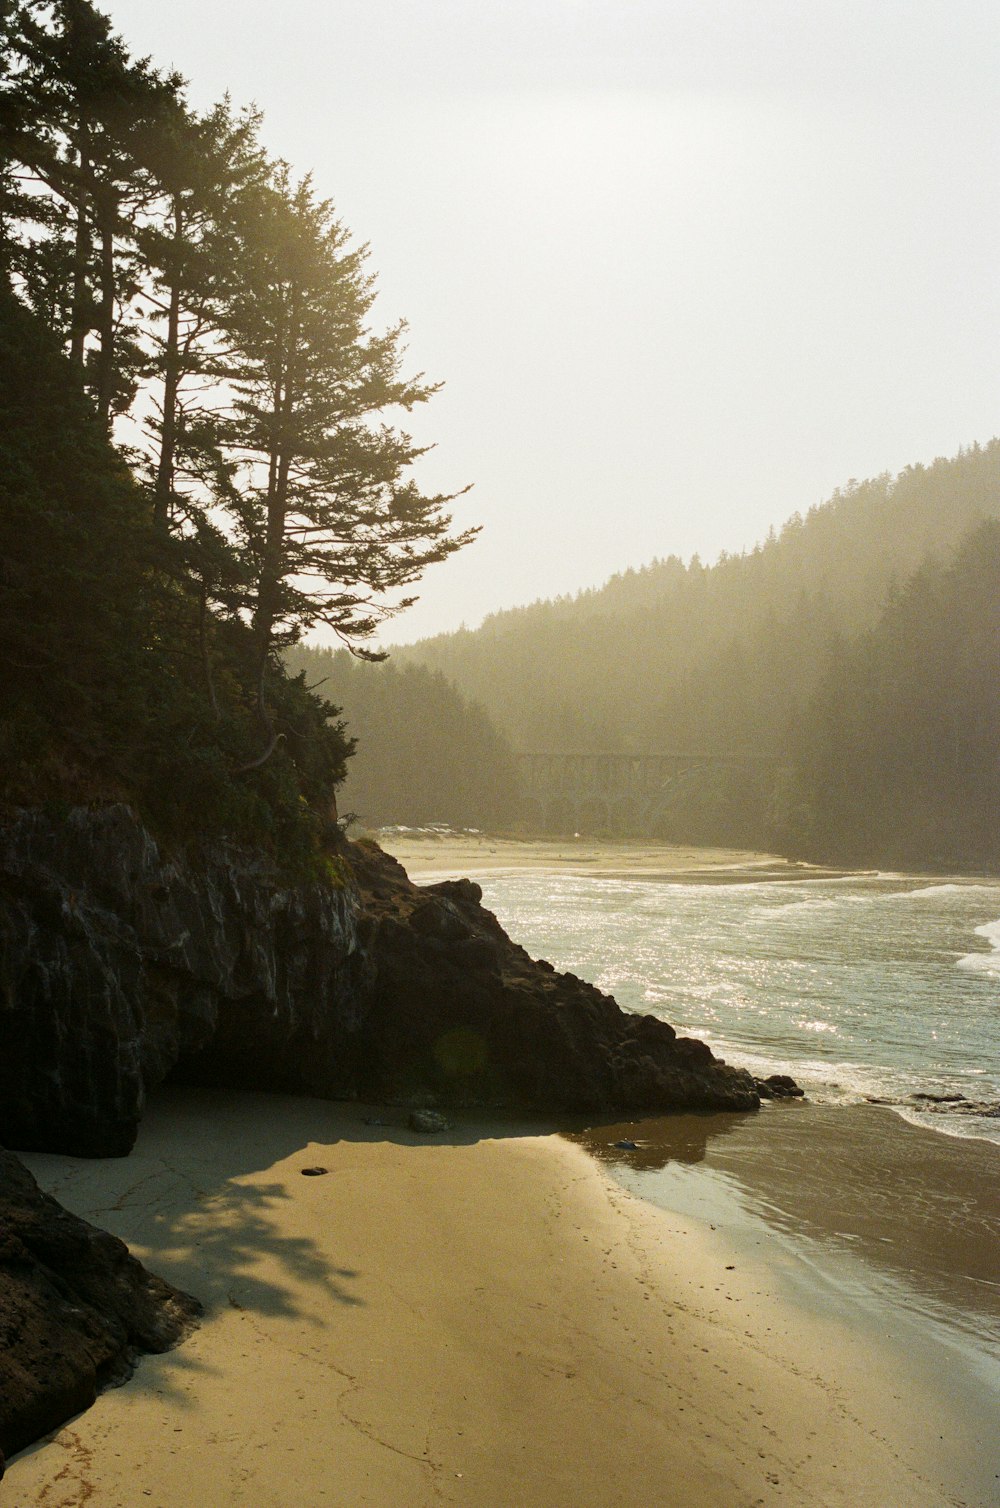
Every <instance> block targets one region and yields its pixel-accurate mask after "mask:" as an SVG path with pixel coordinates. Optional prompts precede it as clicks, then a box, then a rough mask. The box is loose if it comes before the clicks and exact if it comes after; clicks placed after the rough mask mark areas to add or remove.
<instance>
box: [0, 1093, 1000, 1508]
mask: <svg viewBox="0 0 1000 1508" xmlns="http://www.w3.org/2000/svg"><path fill="white" fill-rule="evenodd" d="M883 1113H884V1112H883ZM366 1114H367V1116H368V1118H369V1120H377V1121H382V1122H387V1123H388V1124H379V1125H376V1124H366V1123H365V1115H366ZM694 1119H695V1118H691V1117H685V1118H683V1122H682V1121H675V1122H673V1123H672V1129H671V1130H670V1131H669V1134H668V1136H667V1139H668V1140H669V1139H670V1137H675V1139H676V1138H679V1141H677V1145H679V1146H684V1145H688V1146H689V1147H690V1146H691V1145H692V1141H691V1138H692V1135H693V1136H694V1142H693V1145H694V1146H695V1147H696V1148H697V1147H698V1146H699V1145H700V1146H701V1147H702V1149H703V1151H702V1153H701V1155H697V1154H696V1157H695V1161H694V1162H689V1163H688V1164H687V1165H686V1168H685V1171H686V1173H687V1175H688V1176H689V1178H690V1179H693V1180H694V1181H695V1185H698V1186H700V1187H702V1188H703V1190H704V1191H705V1195H706V1198H707V1197H708V1195H709V1194H712V1184H713V1180H717V1179H718V1177H719V1176H720V1172H719V1168H717V1167H714V1166H712V1165H710V1159H712V1158H714V1157H716V1156H717V1155H718V1154H719V1153H720V1150H724V1149H725V1148H727V1147H728V1148H730V1149H731V1150H733V1151H736V1150H737V1149H739V1147H740V1146H741V1144H742V1145H744V1147H745V1153H744V1154H741V1155H750V1148H751V1147H752V1144H753V1137H754V1136H755V1134H756V1133H757V1132H761V1133H763V1135H764V1139H765V1144H766V1140H767V1137H768V1134H769V1133H768V1126H769V1125H770V1126H771V1127H772V1129H773V1131H774V1132H775V1136H772V1140H773V1141H775V1146H777V1141H778V1140H780V1137H777V1132H778V1130H780V1128H781V1127H782V1126H783V1125H784V1126H786V1127H787V1128H789V1134H791V1129H790V1128H792V1126H793V1125H794V1124H795V1123H794V1122H793V1121H792V1120H791V1119H788V1120H786V1121H782V1120H778V1119H776V1118H773V1117H767V1118H765V1116H761V1117H758V1118H754V1117H748V1118H734V1117H726V1118H716V1117H712V1118H709V1119H702V1118H697V1120H698V1124H699V1126H701V1127H702V1128H705V1127H709V1129H708V1130H707V1132H706V1133H705V1134H702V1131H700V1130H696V1129H693V1127H692V1125H690V1124H686V1123H689V1122H692V1121H693V1120H694ZM404 1120H405V1113H404V1112H400V1111H386V1110H382V1111H374V1112H372V1111H369V1112H365V1111H364V1110H363V1109H362V1108H361V1107H358V1106H336V1105H331V1104H328V1103H325V1102H321V1101H315V1100H307V1099H288V1098H284V1097H280V1096H265V1095H255V1094H221V1093H208V1092H195V1091H180V1090H174V1091H170V1092H169V1093H166V1094H163V1095H161V1096H160V1097H159V1098H158V1099H157V1102H156V1103H155V1104H154V1106H153V1107H152V1109H151V1112H150V1114H149V1116H148V1118H147V1120H146V1121H145V1122H144V1124H143V1127H142V1131H141V1134H140V1139H139V1143H138V1145H137V1148H136V1150H135V1152H134V1153H133V1155H132V1156H131V1157H130V1158H128V1159H123V1160H114V1161H107V1162H80V1161H75V1160H73V1159H68V1158H57V1157H45V1156H40V1155H33V1156H30V1157H28V1158H26V1161H27V1162H28V1163H29V1165H30V1166H31V1168H32V1169H33V1171H34V1172H35V1173H36V1176H38V1177H39V1179H40V1181H41V1182H42V1184H43V1187H46V1188H49V1189H51V1190H52V1191H53V1192H55V1193H56V1194H57V1195H58V1196H59V1197H60V1198H61V1199H62V1200H63V1201H64V1202H65V1203H66V1204H67V1205H68V1206H69V1207H70V1208H71V1209H73V1210H76V1211H78V1212H80V1213H83V1214H85V1215H88V1216H89V1217H90V1218H92V1219H95V1220H96V1221H98V1222H100V1223H101V1224H103V1225H105V1226H106V1227H107V1228H108V1229H111V1230H113V1231H115V1232H116V1233H117V1234H119V1235H121V1236H122V1237H123V1238H124V1239H126V1240H128V1241H129V1242H130V1243H131V1244H132V1245H133V1247H134V1249H135V1250H136V1251H137V1253H138V1254H139V1255H141V1256H142V1257H143V1258H144V1259H145V1260H146V1261H148V1263H149V1265H150V1266H152V1267H153V1268H154V1270H157V1271H159V1272H161V1273H163V1274H164V1276H166V1277H168V1278H170V1279H171V1280H172V1281H173V1282H175V1283H178V1284H180V1285H181V1286H182V1287H186V1288H188V1289H190V1290H192V1291H194V1292H196V1293H197V1294H198V1295H199V1296H200V1297H201V1298H202V1299H203V1300H204V1302H205V1303H206V1306H207V1313H206V1317H205V1321H204V1324H203V1326H202V1328H201V1329H200V1330H199V1331H198V1332H197V1333H196V1334H195V1335H194V1336H193V1337H192V1338H191V1340H189V1341H188V1342H187V1343H186V1344H185V1345H184V1346H182V1347H181V1348H180V1349H178V1350H177V1351H175V1352H172V1353H170V1354H169V1355H167V1356H164V1357H158V1358H148V1359H145V1360H144V1361H143V1362H142V1363H141V1365H140V1367H139V1370H138V1372H137V1374H136V1376H135V1378H134V1379H133V1381H132V1382H131V1383H130V1384H128V1386H127V1387H125V1388H122V1389H118V1390H115V1391H113V1392H110V1393H107V1394H105V1395H104V1396H103V1397H102V1398H101V1399H99V1400H98V1403H97V1404H96V1406H95V1407H94V1408H93V1409H91V1410H89V1411H88V1412H87V1413H86V1414H85V1415H82V1416H80V1417H79V1418H77V1419H76V1420H74V1421H72V1422H71V1423H70V1424H69V1425H67V1426H66V1427H65V1428H64V1429H63V1430H61V1431H60V1432H59V1433H58V1434H57V1435H56V1437H55V1438H54V1440H53V1441H52V1442H51V1443H48V1444H45V1445H40V1446H38V1447H35V1448H33V1449H32V1450H30V1451H28V1452H25V1453H23V1454H22V1455H21V1456H20V1457H18V1458H17V1459H15V1460H14V1461H13V1462H12V1463H10V1464H9V1466H8V1473H7V1477H6V1479H5V1481H4V1483H3V1486H2V1488H0V1500H2V1501H3V1503H5V1504H6V1503H10V1504H12V1505H15V1508H33V1505H37V1508H74V1505H78V1504H80V1503H82V1502H87V1503H88V1505H89V1508H136V1505H138V1504H146V1503H149V1504H151V1505H154V1508H156V1505H158V1508H192V1505H195V1504H198V1505H201V1504H210V1505H212V1508H220V1505H240V1508H244V1505H247V1504H253V1505H254V1508H297V1505H302V1508H316V1505H319V1504H323V1503H331V1504H337V1505H338V1508H356V1505H374V1508H424V1505H427V1508H430V1505H431V1504H442V1503H443V1504H455V1505H459V1504H462V1505H468V1508H513V1505H517V1508H619V1505H620V1508H636V1505H642V1508H750V1505H764V1504H766V1505H770V1504H779V1503H785V1504H795V1505H800V1504H802V1503H806V1502H808V1503H815V1504H820V1505H827V1504H829V1505H834V1504H837V1505H844V1508H858V1505H861V1504H864V1505H885V1508H903V1505H906V1508H920V1505H924V1504H928V1505H929V1504H943V1503H951V1504H957V1503H966V1504H968V1505H977V1508H978V1505H980V1504H983V1503H986V1502H989V1501H990V1499H989V1498H987V1497H985V1496H983V1495H982V1493H983V1492H984V1491H986V1490H990V1491H991V1490H992V1488H991V1487H989V1484H988V1482H987V1478H986V1476H984V1465H985V1463H986V1460H987V1457H988V1445H989V1442H985V1443H984V1442H983V1441H979V1445H978V1452H979V1457H978V1460H977V1461H976V1462H975V1463H973V1460H972V1453H973V1441H972V1437H971V1435H970V1429H974V1428H976V1427H978V1426H976V1425H970V1420H969V1418H968V1417H964V1416H963V1414H962V1410H961V1402H962V1400H960V1399H959V1400H958V1401H957V1403H952V1402H951V1401H949V1395H948V1387H947V1385H946V1381H947V1380H943V1379H941V1378H940V1377H937V1376H935V1375H934V1373H933V1368H927V1367H921V1366H919V1365H917V1364H916V1361H917V1360H918V1358H916V1357H914V1356H912V1355H909V1354H908V1353H907V1349H906V1348H907V1345H908V1344H909V1343H908V1340H907V1337H906V1335H903V1337H902V1340H900V1337H898V1336H890V1335H885V1334H883V1333H881V1331H879V1330H878V1329H873V1327H872V1326H871V1325H870V1324H869V1323H868V1319H867V1311H861V1312H860V1313H861V1317H860V1321H858V1320H857V1318H855V1317H852V1315H851V1313H850V1312H847V1313H846V1314H845V1313H838V1312H837V1311H836V1310H835V1309H833V1308H831V1307H830V1306H829V1305H828V1304H824V1303H820V1302H817V1303H816V1304H812V1303H810V1302H809V1287H808V1285H805V1287H804V1288H803V1289H802V1291H801V1292H798V1293H796V1294H794V1295H793V1294H791V1293H790V1290H789V1284H788V1282H787V1281H786V1275H785V1273H784V1270H783V1268H784V1264H785V1262H786V1256H785V1248H784V1246H783V1245H782V1243H781V1242H772V1241H771V1240H769V1239H768V1237H767V1232H768V1230H769V1229H771V1227H768V1226H767V1225H766V1223H761V1222H760V1221H758V1223H757V1225H756V1227H755V1230H756V1238H755V1239H756V1242H757V1244H756V1245H754V1244H753V1240H752V1239H749V1238H746V1237H745V1233H743V1234H741V1233H740V1232H739V1231H729V1230H727V1229H726V1228H725V1225H724V1222H721V1221H720V1219H719V1218H717V1212H718V1210H719V1208H721V1207H722V1206H720V1205H719V1204H718V1201H717V1200H716V1202H715V1203H711V1202H709V1204H707V1205H706V1206H705V1209H704V1210H702V1211H701V1212H699V1211H698V1210H696V1209H693V1208H692V1207H691V1205H690V1198H689V1197H688V1196H689V1195H690V1194H691V1188H692V1187H693V1186H692V1185H690V1184H689V1187H688V1193H687V1195H686V1196H685V1198H686V1200H687V1203H684V1202H683V1201H682V1202H681V1205H680V1206H679V1207H678V1206H677V1204H676V1201H675V1207H673V1208H670V1209H668V1210H660V1209H656V1208H653V1207H652V1206H650V1205H648V1204H646V1203H644V1202H642V1201H640V1200H639V1199H637V1198H635V1197H634V1196H633V1195H632V1194H631V1193H630V1192H628V1190H627V1189H625V1188H622V1187H621V1186H620V1185H618V1184H616V1183H615V1182H614V1181H612V1180H611V1179H610V1178H609V1177H608V1176H607V1174H606V1173H605V1172H604V1171H603V1170H602V1168H601V1165H600V1163H599V1161H598V1160H597V1158H596V1157H595V1156H594V1155H592V1153H593V1152H598V1151H600V1150H601V1146H602V1145H603V1148H604V1151H605V1152H606V1151H607V1141H608V1135H609V1133H608V1132H607V1131H606V1130H605V1131H604V1132H599V1131H594V1130H592V1131H591V1132H590V1133H589V1137H590V1141H589V1145H590V1147H591V1151H589V1152H588V1151H587V1150H585V1147H583V1146H581V1145H579V1144H574V1142H573V1141H571V1140H569V1139H567V1137H566V1136H561V1135H554V1134H553V1129H554V1128H552V1127H543V1126H528V1125H524V1124H521V1123H519V1124H513V1123H509V1124H500V1123H486V1122H484V1121H482V1120H475V1119H472V1118H469V1119H465V1120H462V1121H461V1122H460V1124H459V1126H458V1128H457V1129H456V1131H454V1132H453V1133H449V1134H448V1135H446V1136H444V1137H439V1138H422V1137H419V1136H415V1135H414V1134H412V1133H410V1132H409V1131H407V1130H406V1129H405V1126H404ZM722 1120H724V1121H725V1122H726V1123H727V1125H726V1128H725V1129H724V1130H721V1131H717V1123H719V1124H720V1125H721V1121H722ZM710 1122H711V1125H710ZM650 1124H659V1125H661V1126H662V1125H664V1124H666V1125H668V1126H669V1125H671V1123H650ZM800 1124H801V1123H800ZM578 1134H579V1133H578ZM664 1135H665V1133H664V1132H663V1130H662V1129H661V1130H660V1131H659V1132H656V1133H655V1136H657V1137H659V1138H660V1141H661V1144H662V1142H663V1138H664ZM652 1139H655V1138H654V1137H651V1140H652ZM655 1155H656V1156H659V1154H658V1153H657V1154H655ZM759 1155H760V1156H761V1158H764V1157H766V1156H767V1153H766V1152H765V1150H764V1144H762V1145H761V1150H760V1154H759ZM809 1155H810V1156H811V1157H812V1159H813V1160H814V1161H815V1162H816V1163H818V1164H822V1163H826V1164H828V1165H829V1167H830V1168H831V1183H832V1186H833V1187H836V1186H837V1180H836V1176H835V1174H836V1168H837V1166H838V1162H839V1160H840V1158H841V1156H842V1148H840V1147H839V1144H836V1143H834V1142H831V1141H830V1139H829V1137H828V1135H827V1133H826V1131H824V1127H823V1125H822V1124H821V1123H820V1122H817V1130H816V1133H815V1134H814V1135H813V1136H812V1137H811V1139H810V1142H809ZM669 1161H670V1158H669V1156H668V1162H669ZM779 1161H781V1160H780V1159H779ZM786 1162H787V1165H788V1166H789V1167H792V1166H793V1164H794V1162H795V1157H794V1156H791V1155H790V1160H788V1159H786V1160H785V1161H784V1162H781V1166H783V1167H784V1166H785V1165H786ZM311 1166H322V1167H324V1168H326V1169H327V1170H328V1171H327V1173H326V1174H325V1175H324V1176H320V1177H304V1176H303V1175H302V1169H303V1168H306V1167H311ZM784 1176H785V1175H782V1177H784ZM792 1182H794V1178H793V1179H792ZM712 1197H713V1199H714V1198H715V1195H714V1194H712ZM712 1216H716V1218H712ZM713 1226H714V1227H715V1228H714V1229H713ZM909 1361H912V1362H914V1365H912V1366H911V1365H908V1364H907V1363H908V1362H909ZM977 1438H978V1437H977ZM984 1483H987V1486H985V1487H984Z"/></svg>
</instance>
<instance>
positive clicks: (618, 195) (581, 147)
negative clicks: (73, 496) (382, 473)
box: [105, 0, 1000, 639]
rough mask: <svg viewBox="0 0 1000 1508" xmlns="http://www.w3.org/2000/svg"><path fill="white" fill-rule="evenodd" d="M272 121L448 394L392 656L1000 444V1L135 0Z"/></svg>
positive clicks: (145, 30)
mask: <svg viewBox="0 0 1000 1508" xmlns="http://www.w3.org/2000/svg"><path fill="white" fill-rule="evenodd" d="M105 9H107V10H108V11H109V12H110V14H111V16H112V18H113V20H114V22H115V24H116V26H117V27H118V28H119V30H120V31H121V32H122V33H123V34H124V36H125V37H126V39H127V40H128V41H129V42H130V44H131V45H132V48H133V51H135V52H139V53H146V52H148V53H151V54H152V55H153V57H154V58H155V59H156V60H157V61H158V62H160V63H162V64H164V65H167V64H172V65H174V66H176V67H177V68H179V69H180V70H181V71H182V72H183V73H184V74H185V75H186V76H187V77H188V79H189V80H190V83H191V96H192V98H193V99H194V101H195V102H196V103H198V104H208V103H210V102H212V101H213V100H214V99H216V98H217V97H218V96H220V95H221V94H222V93H224V92H225V91H227V90H228V91H229V93H230V94H231V95H232V97H233V99H234V101H236V102H237V103H246V102H249V101H251V100H253V101H256V102H257V104H259V105H260V106H261V107H262V109H263V110H264V112H265V116H266V129H265V139H266V140H267V142H268V144H269V145H270V146H271V147H272V149H273V150H274V151H275V152H277V153H279V154H280V155H283V156H285V157H286V158H288V159H289V160H290V161H291V162H292V163H293V165H294V166H295V167H296V168H300V169H302V170H303V171H305V170H307V169H312V170H313V171H314V174H315V178H316V181H317V184H318V185H319V187H320V188H321V189H322V191H323V192H324V193H328V194H329V195H330V196H331V197H332V198H333V199H334V201H335V203H336V204H337V207H338V210H339V213H340V215H341V218H342V219H343V220H344V222H345V224H347V225H348V226H349V227H350V228H351V229H352V231H353V232H354V234H355V236H356V238H357V239H358V240H361V241H367V242H368V243H369V244H370V246H371V266H372V268H373V269H374V270H375V271H376V272H377V273H378V278H379V287H380V289H381V294H380V298H379V301H378V304H377V305H376V311H377V312H378V314H379V316H380V318H381V319H382V320H383V321H384V322H386V323H388V322H390V321H393V320H395V319H396V318H398V317H400V316H404V317H405V318H407V319H408V320H409V322H410V327H411V330H410V339H409V350H410V358H411V360H410V366H411V368H412V369H413V370H421V371H424V372H426V373H427V375H428V376H430V377H434V378H435V379H438V378H440V379H443V380H444V381H445V383H446V386H445V388H444V390H443V391H442V393H441V394H440V395H439V396H438V397H437V398H436V399H435V400H434V402H433V403H432V404H431V405H429V406H428V407H427V408H426V410H424V411H423V412H422V413H421V414H420V415H419V418H418V419H417V420H416V421H415V422H414V423H413V424H412V425H411V427H412V429H413V431H414V433H416V434H417V435H419V436H420V437H421V438H422V439H424V438H426V439H427V440H434V441H436V442H437V448H436V450H435V452H434V454H433V456H431V457H429V458H428V459H427V460H426V461H425V463H423V473H422V480H423V482H424V485H425V486H427V487H435V488H444V489H447V490H449V491H450V490H455V489H457V488H458V487H460V486H462V485H464V484H465V483H466V482H473V483H475V487H474V490H473V492H472V493H471V494H470V495H469V496H468V498H466V499H463V501H462V503H461V504H460V506H459V518H460V520H461V522H462V523H463V524H464V523H471V522H481V523H483V524H484V525H485V528H484V531H483V534H482V536H481V538H480V539H479V541H478V542H477V543H476V544H475V545H473V546H472V547H470V548H469V549H468V550H466V551H464V552H462V554H460V555H459V556H456V557H455V558H454V559H452V560H451V561H449V562H448V563H447V564H445V565H444V566H438V567H436V568H434V569H433V570H432V571H431V572H430V573H429V574H428V575H427V577H426V578H425V580H424V582H423V583H422V585H421V587H420V588H419V590H420V593H421V601H420V603H419V605H418V606H417V607H416V608H414V609H413V610H412V611H411V612H410V613H409V614H408V615H407V616H406V617H405V618H404V619H401V620H398V622H397V624H396V626H395V628H394V630H393V633H392V635H391V637H394V638H396V639H410V638H415V637H417V636H419V635H422V634H426V633H432V632H436V631H438V630H440V629H444V628H452V627H457V626H458V625H459V624H460V623H461V622H463V621H465V622H467V623H469V624H470V625H472V624H474V623H476V622H478V621H479V619H480V618H481V617H482V616H483V614H484V613H486V612H488V611H491V610H493V609H495V608H497V607H501V606H506V605H510V604H513V603H516V602H525V601H529V600H531V599H532V598H534V597H538V596H549V595H554V594H556V593H560V592H572V591H575V590H577V589H578V588H580V587H583V586H589V585H595V584H597V583H599V582H600V581H602V580H604V579H605V578H606V577H607V576H608V575H610V574H611V573H612V572H614V571H616V570H620V569H622V568H624V567H625V566H628V565H640V564H642V563H644V562H646V561H648V560H650V559H651V558H652V557H653V556H655V555H666V554H671V553H677V554H681V555H683V556H685V557H687V556H689V555H690V554H692V553H693V552H695V551H698V552H700V553H701V555H702V556H703V558H708V559H712V558H714V557H715V556H716V555H717V554H718V553H719V551H720V550H722V549H728V550H731V551H732V550H739V549H742V548H743V547H745V546H749V545H752V544H753V543H754V542H755V541H756V540H758V539H759V538H762V537H763V536H764V535H765V534H766V533H767V530H768V528H769V526H770V525H771V524H772V523H773V524H780V523H781V522H782V521H783V520H784V519H785V518H787V517H788V516H789V515H790V514H791V513H793V512H794V511H795V510H796V509H801V510H805V509H806V508H808V507H810V506H811V505H812V504H813V503H817V502H820V501H822V500H823V499H824V498H826V497H828V496H829V494H830V493H831V492H832V491H833V489H834V488H835V487H836V486H837V485H838V484H841V483H843V482H846V481H847V480H848V479H849V478H851V477H858V478H860V477H865V476H871V475H874V474H876V473H878V472H881V471H898V470H900V469H901V468H902V467H903V466H905V465H907V464H909V463H910V462H913V461H919V460H925V461H926V460H931V459H933V457H934V456H935V455H942V454H951V453H953V452H954V451H956V450H957V449H958V448H959V447H960V446H961V445H964V444H969V443H971V442H972V441H974V440H981V441H984V440H986V439H988V438H990V437H991V436H992V435H993V434H994V433H996V432H997V431H998V430H1000V422H998V410H1000V275H998V264H1000V235H998V231H1000V202H998V164H1000V153H998V146H1000V104H998V102H1000V6H998V5H997V4H996V0H879V3H878V4H877V5H876V4H874V3H872V0H752V3H751V0H492V3H489V4H487V3H485V0H483V3H476V0H285V3H284V5H278V4H276V3H274V0H268V3H264V0H171V3H170V4H169V5H166V4H158V3H154V0H114V3H112V4H107V3H106V4H105Z"/></svg>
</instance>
